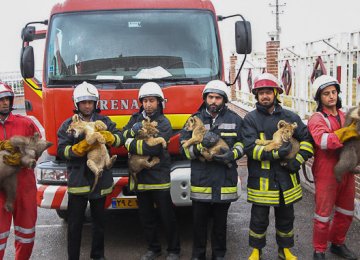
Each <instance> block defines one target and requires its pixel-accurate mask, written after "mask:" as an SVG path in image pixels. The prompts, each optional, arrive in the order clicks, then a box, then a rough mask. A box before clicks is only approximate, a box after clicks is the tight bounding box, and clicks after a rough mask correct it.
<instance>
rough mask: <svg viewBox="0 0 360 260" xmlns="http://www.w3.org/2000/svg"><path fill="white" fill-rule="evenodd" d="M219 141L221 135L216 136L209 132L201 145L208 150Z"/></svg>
mask: <svg viewBox="0 0 360 260" xmlns="http://www.w3.org/2000/svg"><path fill="white" fill-rule="evenodd" d="M219 139H220V136H219V135H217V134H215V133H214V132H210V131H207V132H206V133H205V135H204V138H203V141H202V142H201V144H202V146H204V147H206V148H211V147H213V146H214V145H215V144H216V143H217V142H218V141H219Z"/></svg>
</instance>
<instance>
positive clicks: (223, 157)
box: [213, 148, 242, 164]
mask: <svg viewBox="0 0 360 260" xmlns="http://www.w3.org/2000/svg"><path fill="white" fill-rule="evenodd" d="M220 150H221V153H222V154H217V155H214V156H213V160H214V161H216V162H219V163H222V164H229V163H230V162H232V161H235V160H236V159H238V158H240V157H241V156H242V154H238V156H236V155H235V152H234V150H227V149H225V148H221V149H220ZM236 153H237V152H236Z"/></svg>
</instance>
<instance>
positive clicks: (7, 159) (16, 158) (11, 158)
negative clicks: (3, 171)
mask: <svg viewBox="0 0 360 260" xmlns="http://www.w3.org/2000/svg"><path fill="white" fill-rule="evenodd" d="M3 162H4V163H5V164H7V165H9V166H20V165H21V153H13V154H11V155H8V154H5V155H4V156H3Z"/></svg>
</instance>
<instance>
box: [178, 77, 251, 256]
mask: <svg viewBox="0 0 360 260" xmlns="http://www.w3.org/2000/svg"><path fill="white" fill-rule="evenodd" d="M228 92H229V91H228V87H227V86H226V84H225V83H224V82H223V81H220V80H212V81H210V82H208V83H207V84H206V86H205V88H204V89H203V92H202V98H203V104H202V105H201V107H200V108H199V110H198V111H197V112H196V113H195V114H194V116H197V117H198V118H200V119H201V120H202V121H203V123H204V125H205V127H206V129H208V130H210V131H208V132H207V133H206V134H205V136H204V138H203V141H202V143H200V144H196V145H191V146H190V147H188V148H185V149H184V148H181V152H182V153H183V154H184V155H185V156H186V158H187V159H189V160H191V200H192V210H193V247H192V259H194V260H195V259H206V242H207V227H208V222H209V221H210V219H211V218H212V219H213V225H212V231H211V249H212V259H218V260H220V259H224V257H225V253H226V229H227V215H228V210H229V207H230V204H231V202H233V201H236V200H237V199H238V190H237V183H238V173H237V169H236V168H237V164H236V160H237V159H240V158H241V157H242V156H243V154H244V152H243V143H242V127H243V126H242V125H243V121H242V118H241V117H240V116H238V115H237V114H236V113H235V112H233V111H231V110H230V109H229V108H228V107H227V106H226V103H228V102H229V93H228ZM191 135H192V132H187V131H185V130H183V131H182V132H181V133H180V141H184V140H188V139H189V138H190V137H191ZM220 137H221V138H223V139H224V140H225V142H226V143H227V144H228V145H229V147H230V149H229V150H228V151H223V152H224V153H223V154H221V155H217V156H214V157H213V160H212V161H205V162H203V161H201V160H199V156H200V155H201V150H202V149H203V148H204V147H212V146H213V145H214V144H215V143H216V142H217V141H218V140H219V138H220Z"/></svg>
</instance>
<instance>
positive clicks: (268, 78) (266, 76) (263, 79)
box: [252, 72, 284, 95]
mask: <svg viewBox="0 0 360 260" xmlns="http://www.w3.org/2000/svg"><path fill="white" fill-rule="evenodd" d="M261 88H274V89H277V90H278V92H279V94H281V93H283V92H284V90H283V88H282V84H281V83H280V81H279V80H278V79H277V78H276V77H275V76H274V75H273V74H270V73H267V72H265V73H263V74H260V75H259V76H257V77H256V78H255V80H254V86H253V88H252V93H253V94H254V95H255V94H256V90H257V89H261Z"/></svg>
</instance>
